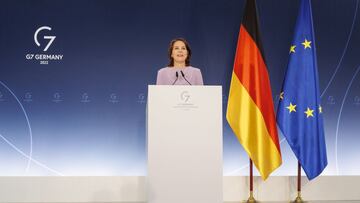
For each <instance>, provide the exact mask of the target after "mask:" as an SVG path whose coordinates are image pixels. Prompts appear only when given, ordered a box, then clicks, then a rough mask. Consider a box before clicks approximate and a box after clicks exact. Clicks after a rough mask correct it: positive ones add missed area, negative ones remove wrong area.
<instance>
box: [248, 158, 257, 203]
mask: <svg viewBox="0 0 360 203" xmlns="http://www.w3.org/2000/svg"><path fill="white" fill-rule="evenodd" d="M249 160H250V167H249V169H250V196H249V199H248V200H247V202H249V203H254V202H256V200H255V198H254V193H253V184H254V180H253V162H252V160H251V159H249Z"/></svg>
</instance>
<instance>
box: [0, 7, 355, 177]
mask: <svg viewBox="0 0 360 203" xmlns="http://www.w3.org/2000/svg"><path fill="white" fill-rule="evenodd" d="M312 5H313V16H314V28H315V34H316V42H317V44H316V45H317V53H318V63H319V64H318V65H319V66H318V67H319V74H320V87H321V99H322V103H323V109H324V118H325V137H326V142H327V150H328V160H329V165H328V167H327V168H326V169H325V172H324V174H325V175H360V156H359V154H360V148H359V147H358V145H359V143H360V133H359V132H360V125H359V123H360V116H359V113H360V91H359V90H360V80H359V78H360V76H359V75H360V74H359V69H360V68H359V67H360V66H359V65H360V60H359V54H358V53H360V46H359V45H360V22H359V21H360V17H359V14H358V9H359V0H347V1H343V0H316V1H313V3H312ZM243 6H244V1H243V0H226V1H223V0H214V1H205V0H204V1H203V0H196V1H195V0H183V1H181V2H179V1H174V0H156V1H140V0H121V1H115V0H113V1H109V0H107V1H101V0H88V1H83V0H80V1H45V0H43V1H39V0H32V1H27V0H19V1H10V0H5V1H1V3H0V163H1V164H0V175H13V176H14V175H15V176H16V175H145V174H146V154H145V147H146V146H145V137H146V135H145V106H146V97H147V85H148V84H154V83H155V79H156V74H157V70H158V69H160V68H162V67H164V66H166V64H167V62H168V61H167V48H168V43H169V41H170V40H171V39H173V38H176V37H184V38H186V39H187V40H188V41H189V43H190V45H191V47H192V50H193V57H192V60H191V63H192V65H193V66H195V67H198V68H200V69H201V70H202V73H203V77H204V82H205V84H208V85H222V86H223V102H224V110H225V109H226V103H227V94H228V90H229V84H230V77H231V71H232V65H233V59H234V54H235V48H236V42H237V37H238V32H239V27H240V22H241V17H242V14H243ZM258 6H259V15H260V20H261V22H260V26H261V33H262V38H263V39H262V41H263V47H264V51H265V57H266V61H267V65H268V69H269V74H270V79H271V82H272V89H273V97H274V102H276V103H277V99H278V98H279V96H278V95H279V91H280V88H281V84H282V80H283V77H284V71H285V67H286V65H287V60H288V53H289V47H290V43H291V40H292V37H293V30H294V26H295V20H296V17H297V16H296V15H297V9H298V7H299V1H297V0H294V1H287V0H272V1H268V0H258ZM44 26H45V27H44ZM36 31H38V32H36ZM38 45H39V46H38ZM224 116H225V111H224ZM281 149H282V154H283V165H282V166H281V167H280V168H279V169H278V170H277V171H276V172H275V173H274V174H275V175H295V174H296V169H297V161H296V160H295V157H294V155H293V154H292V152H291V150H290V148H289V146H288V144H287V143H286V141H285V140H284V139H283V137H282V136H281ZM239 174H248V158H247V156H246V154H245V152H244V151H243V149H242V147H241V146H240V144H239V143H238V141H237V140H236V138H235V136H234V135H233V134H232V131H231V130H230V129H229V126H228V124H227V123H226V120H225V117H224V175H239Z"/></svg>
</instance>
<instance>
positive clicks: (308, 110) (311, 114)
mask: <svg viewBox="0 0 360 203" xmlns="http://www.w3.org/2000/svg"><path fill="white" fill-rule="evenodd" d="M313 112H314V110H311V109H310V108H309V107H307V109H306V111H304V113H305V114H306V118H309V117H314V114H313Z"/></svg>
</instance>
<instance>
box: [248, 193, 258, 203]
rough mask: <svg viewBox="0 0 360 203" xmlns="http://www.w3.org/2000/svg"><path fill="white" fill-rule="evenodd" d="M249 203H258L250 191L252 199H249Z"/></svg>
mask: <svg viewBox="0 0 360 203" xmlns="http://www.w3.org/2000/svg"><path fill="white" fill-rule="evenodd" d="M246 202H247V203H256V200H255V198H254V194H253V191H250V197H249V199H248V200H247V201H246Z"/></svg>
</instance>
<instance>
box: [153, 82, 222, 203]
mask: <svg viewBox="0 0 360 203" xmlns="http://www.w3.org/2000/svg"><path fill="white" fill-rule="evenodd" d="M222 140H223V138H222V90H221V86H155V85H149V87H148V104H147V147H148V150H147V153H148V179H147V191H148V192H147V199H148V202H149V203H222V202H223V196H222V193H223V188H222V181H223V178H222V177H223V174H222V146H223V144H222Z"/></svg>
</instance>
